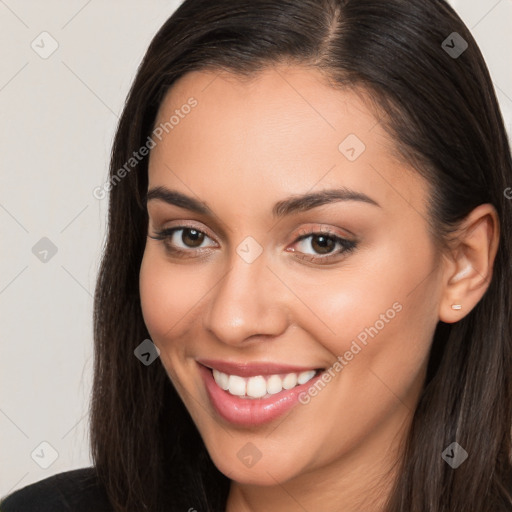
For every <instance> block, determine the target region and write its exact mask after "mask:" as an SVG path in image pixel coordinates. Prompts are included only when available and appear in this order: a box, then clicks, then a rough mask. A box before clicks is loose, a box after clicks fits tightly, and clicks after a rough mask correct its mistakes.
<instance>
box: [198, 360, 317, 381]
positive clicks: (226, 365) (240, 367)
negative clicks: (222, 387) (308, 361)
mask: <svg viewBox="0 0 512 512" xmlns="http://www.w3.org/2000/svg"><path fill="white" fill-rule="evenodd" d="M196 361H197V362H198V363H199V364H202V365H203V366H206V367H207V368H210V369H214V370H219V371H220V372H222V373H227V374H228V375H238V376H240V377H255V376H257V375H275V374H280V373H301V372H306V371H310V370H318V369H320V368H319V367H318V366H317V367H313V366H294V365H290V364H277V363H271V362H268V361H254V362H250V363H249V362H236V361H220V360H217V359H196Z"/></svg>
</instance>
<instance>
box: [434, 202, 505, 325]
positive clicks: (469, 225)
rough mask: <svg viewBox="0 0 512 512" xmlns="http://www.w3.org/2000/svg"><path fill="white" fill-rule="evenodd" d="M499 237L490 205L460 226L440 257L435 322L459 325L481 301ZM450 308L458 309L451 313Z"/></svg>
mask: <svg viewBox="0 0 512 512" xmlns="http://www.w3.org/2000/svg"><path fill="white" fill-rule="evenodd" d="M499 234H500V225H499V218H498V214H497V212H496V209H495V208H494V206H492V205H491V204H481V205H479V206H477V207H476V208H475V209H474V210H473V211H472V212H471V213H470V214H469V215H468V216H467V217H466V218H465V219H464V220H463V221H462V223H461V225H460V227H459V228H458V229H457V232H456V233H455V236H454V239H453V240H452V241H451V242H450V246H451V249H450V252H449V254H447V255H444V258H445V269H444V274H443V290H442V295H441V302H440V304H439V319H440V320H441V321H443V322H446V323H453V322H457V321H459V320H460V319H461V318H463V317H464V316H466V315H467V314H468V313H469V312H470V311H471V310H472V309H473V308H474V307H475V305H476V304H477V303H478V302H479V300H480V299H481V298H482V297H483V295H484V294H485V292H486V291H487V288H488V287H489V284H490V282H491V278H492V271H493V265H494V259H495V257H496V252H497V250H498V243H499ZM452 305H460V306H461V307H460V308H457V309H454V308H452Z"/></svg>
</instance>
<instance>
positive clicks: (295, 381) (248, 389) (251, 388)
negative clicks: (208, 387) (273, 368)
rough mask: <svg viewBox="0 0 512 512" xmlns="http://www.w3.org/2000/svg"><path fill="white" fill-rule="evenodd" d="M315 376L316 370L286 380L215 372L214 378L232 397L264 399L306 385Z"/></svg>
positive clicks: (274, 376)
mask: <svg viewBox="0 0 512 512" xmlns="http://www.w3.org/2000/svg"><path fill="white" fill-rule="evenodd" d="M315 375H316V371H315V370H308V371H305V372H301V373H299V374H297V373H288V374H286V375H285V376H284V378H281V377H280V376H279V375H270V376H269V377H268V378H267V379H265V377H263V376H262V375H258V376H255V377H249V378H244V377H239V376H238V375H228V374H226V373H223V372H220V371H219V370H215V369H214V370H213V378H214V380H215V382H216V383H217V385H218V386H219V387H220V388H221V389H223V390H224V391H227V392H228V393H230V394H231V395H235V396H240V397H244V398H262V397H266V396H267V395H268V396H270V395H275V394H276V393H280V392H281V391H282V390H283V389H292V388H294V387H295V386H297V385H301V384H305V383H306V382H308V381H309V380H311V379H312V378H313V377H314V376H315Z"/></svg>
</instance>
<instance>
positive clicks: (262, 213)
mask: <svg viewBox="0 0 512 512" xmlns="http://www.w3.org/2000/svg"><path fill="white" fill-rule="evenodd" d="M191 96H193V97H194V98H196V99H197V101H198V105H197V106H196V107H195V108H194V109H193V110H192V111H191V113H190V114H188V115H187V116H185V117H184V118H183V119H180V122H179V124H178V125H176V126H174V128H173V129H172V130H170V131H169V133H168V134H164V135H165V136H164V137H163V138H162V141H161V142H158V144H157V145H156V147H155V148H154V149H152V151H151V154H150V161H149V185H148V189H152V188H154V187H157V186H165V187H167V188H171V189H175V190H178V191H180V192H182V193H185V194H187V195H190V196H192V197H194V198H196V199H199V200H201V201H203V202H204V203H206V204H207V205H208V206H209V207H210V208H211V209H212V211H213V212H214V215H213V216H208V215H203V214H198V213H194V212H191V211H189V210H187V209H184V208H180V207H178V206H175V205H169V204H166V203H165V202H163V201H161V200H157V199H154V200H151V201H149V202H148V214H149V226H148V235H150V236H153V235H155V233H156V232H157V231H158V230H160V229H163V228H171V227H177V226H182V225H183V223H189V224H191V225H192V227H194V228H196V229H198V230H200V231H203V232H204V233H205V234H206V236H205V237H204V240H203V241H202V243H201V241H199V242H198V243H197V244H196V245H194V242H193V239H192V240H191V238H190V236H187V235H190V233H189V232H187V231H185V232H183V231H177V232H176V233H175V234H174V235H173V238H172V239H171V238H169V239H167V244H168V245H170V246H174V247H178V248H182V249H183V250H185V251H189V252H188V253H186V256H185V257H183V258H179V257H176V256H173V254H172V253H170V252H169V251H168V250H167V249H166V245H165V242H164V241H159V240H155V239H152V238H149V237H148V239H147V243H146V248H145V252H144V257H143V260H142V265H141V269H140V295H141V304H142V309H143V315H144V320H145V323H146V326H147V328H148V330H149V332H150V334H151V337H152V340H153V341H154V343H155V344H156V345H157V346H158V348H159V349H160V351H161V353H160V358H161V362H162V364H163V365H164V367H165V369H166V371H167V373H168V375H169V377H170V379H171V380H172V382H173V384H174V385H175V387H176V389H177V390H178V393H179V394H180V396H181V398H182V399H183V401H184V403H185V405H186V407H187V409H188V410H189V412H190V414H191V416H192V418H193V420H194V422H195V423H196V425H197V426H198V429H199V431H200V433H201V436H202V438H203V439H204V442H205V444H206V447H207V449H208V451H209V453H210V455H211V457H212V459H213V461H214V463H215V464H216V466H217V467H218V468H219V470H220V471H222V472H223V473H224V474H225V475H227V476H228V477H229V478H230V479H231V481H232V485H231V489H230V494H229V499H228V505H227V509H226V510H227V511H228V512H235V511H237V512H243V511H268V510H283V511H303V510H324V511H340V510H343V511H344V512H351V511H356V510H373V511H379V510H383V507H384V501H385V499H386V497H387V496H388V494H389V492H390V485H391V483H392V481H393V477H394V476H395V474H396V473H395V471H394V469H393V468H394V466H393V464H394V463H395V462H396V461H397V460H399V458H400V446H401V444H400V443H401V442H402V441H403V439H404V436H405V435H406V433H407V429H408V427H409V425H410V421H411V418H412V414H413V412H414V409H415V407H416V404H417V401H418V398H419V393H420V391H421V389H422V386H423V383H424V379H425V373H426V364H427V361H428V353H429V348H430V345H431V342H432V337H433V333H434V329H435V327H436V324H437V322H438V321H439V320H443V321H444V322H456V321H458V320H459V319H461V318H462V317H463V316H464V315H466V314H467V313H468V312H469V311H470V310H471V309H472V308H473V307H474V306H475V304H476V303H477V302H478V301H479V300H480V298H481V297H482V295H483V294H484V293H485V290H486V289H487V287H488V284H489V281H490V278H491V275H492V263H493V260H494V256H495V253H496V248H497V243H498V236H499V233H498V221H497V215H496V212H495V210H494V208H493V207H492V206H491V205H480V206H479V207H478V208H476V209H475V210H474V211H473V212H472V213H471V214H470V215H469V216H468V217H467V219H466V220H465V221H464V223H463V224H461V229H460V232H459V233H458V237H457V239H456V241H455V242H454V243H453V244H452V250H451V251H450V252H449V253H443V254H441V253H440V252H439V250H438V249H437V246H436V245H435V244H434V241H433V240H432V238H431V236H430V235H429V232H428V231H427V213H426V212H427V199H428V194H429V187H428V184H427V183H426V182H425V181H424V180H423V179H422V178H421V177H420V176H419V175H418V174H417V173H416V172H415V171H414V170H413V169H411V168H409V167H407V165H406V164H404V163H403V162H400V161H398V159H396V158H395V155H396V154H397V152H396V149H395V147H394V143H393V141H392V140H391V139H390V137H389V136H388V135H387V134H386V132H385V131H384V129H383V128H382V125H381V124H380V123H379V122H378V120H377V119H376V117H375V116H374V115H373V114H372V112H371V111H370V110H369V109H368V106H367V102H364V101H363V97H362V96H361V95H360V94H357V92H356V91H350V90H339V89H338V90H335V89H333V88H331V87H330V86H329V85H328V84H327V83H326V82H325V80H324V79H323V77H322V75H321V74H320V72H319V71H317V70H314V69H310V68H309V69H308V68H305V67H301V66H293V65H289V66H285V65H279V66H277V67H269V68H267V69H265V70H264V71H263V72H261V73H259V74H258V75H257V76H256V77H255V78H254V79H252V80H250V81H248V80H242V79H240V78H239V77H236V76H235V75H230V74H228V73H226V72H222V73H220V72H217V73H214V72H211V71H208V72H206V71H195V72H191V73H188V74H186V75H185V76H183V77H181V79H180V80H178V81H177V82H176V83H175V85H174V86H173V87H172V89H171V90H170V91H169V93H168V94H167V96H166V97H165V99H164V101H163V103H162V104H161V107H160V110H159V113H158V116H157V120H156V123H155V125H158V124H159V123H160V122H165V121H166V120H168V119H169V117H170V116H171V115H172V114H173V113H174V111H175V109H179V108H180V107H181V106H182V105H184V104H185V103H186V102H187V99H188V98H189V97H191ZM348 134H356V135H357V137H358V138H359V139H360V140H361V141H363V142H364V144H365V146H366V149H365V151H364V152H363V153H361V154H360V156H359V157H358V158H357V159H356V160H355V161H349V160H348V159H347V158H346V157H345V156H344V154H342V152H340V150H339V149H338V146H339V144H340V142H342V141H343V140H344V139H345V138H346V137H347V135H348ZM342 186H346V187H349V188H351V189H353V190H355V191H357V192H362V193H365V194H367V195H368V196H370V197H371V198H372V199H373V200H375V201H376V202H377V203H378V204H379V205H380V206H375V205H371V204H367V203H364V202H357V201H341V202H335V203H331V204H327V205H323V206H319V207H316V208H314V209H312V210H309V211H304V212H299V213H294V214H291V215H289V216H287V217H284V218H282V219H280V220H276V219H273V217H272V214H271V210H272V207H273V205H274V203H276V202H277V201H280V200H282V199H284V198H287V197H288V196H290V195H294V194H303V193H306V192H311V191H319V190H324V189H329V188H338V187H342ZM326 230H328V231H330V232H332V233H333V234H335V235H337V236H340V237H342V238H348V239H350V240H354V239H356V240H357V241H358V245H357V247H356V248H355V249H354V250H353V251H351V252H348V253H340V246H339V245H338V244H336V246H334V247H333V248H332V249H331V250H330V254H338V256H335V257H334V258H332V259H331V261H330V262H328V263H322V260H321V258H322V257H325V254H326V253H325V252H321V246H320V247H319V244H318V237H315V236H311V237H309V238H307V239H306V240H303V241H299V242H297V238H298V237H299V235H300V234H304V233H306V232H312V233H318V231H326ZM247 236H251V237H253V238H254V239H255V240H256V241H257V243H258V244H259V245H260V246H261V248H262V249H263V252H262V253H261V255H260V256H259V257H257V258H256V259H255V260H254V261H253V262H252V263H247V262H246V261H244V259H242V258H241V257H240V256H239V255H238V253H237V247H238V246H239V245H240V244H241V242H242V241H244V240H245V238H246V237H247ZM187 243H188V245H187ZM198 246H200V247H199V248H198ZM290 248H295V251H296V252H291V251H290ZM251 250H252V249H251ZM327 253H329V250H327ZM300 256H304V257H306V258H308V257H309V258H311V257H312V256H313V257H314V256H316V257H317V258H318V261H317V262H311V261H306V260H305V259H301V258H300ZM397 302H398V303H399V304H400V305H401V306H402V308H401V310H400V311H399V312H397V313H396V314H395V315H394V318H393V319H391V320H389V321H388V322H386V323H385V326H384V327H383V328H382V329H381V330H379V332H378V334H377V335H376V336H375V337H374V338H369V340H368V343H367V345H366V346H362V350H361V351H360V352H359V353H358V354H357V355H355V356H354V357H353V359H352V360H351V361H349V362H348V364H347V365H346V366H344V367H343V369H342V371H341V372H337V373H336V374H335V377H334V378H333V379H332V380H331V381H330V382H329V383H328V384H327V385H326V386H325V388H324V389H322V390H321V391H320V392H319V393H318V394H317V396H315V397H314V398H312V399H311V401H310V402H309V403H308V404H307V405H300V404H299V405H298V406H296V407H294V408H293V409H292V410H291V411H290V412H289V413H288V414H287V415H285V416H284V417H280V418H278V419H277V420H276V421H273V422H271V423H270V424H268V425H264V426H260V427H251V428H242V427H236V426H233V425H231V424H229V423H227V422H226V421H224V420H223V419H222V418H220V417H219V416H218V415H217V413H216V412H215V410H214V409H213V406H212V405H211V403H210V402H209V399H208V396H207V394H206V390H205V387H204V384H203V381H202V379H201V377H200V374H199V372H198V366H197V363H196V361H195V360H196V359H197V358H215V359H222V360H228V361H271V362H279V363H287V364H294V365H300V366H306V367H321V368H328V367H330V366H332V365H333V363H334V362H335V361H336V357H337V356H338V355H343V354H345V352H346V351H347V350H349V349H350V346H351V343H352V342H353V341H354V340H355V339H356V338H357V336H358V334H360V333H361V331H364V329H365V327H370V326H374V325H375V323H376V321H377V320H379V318H381V315H382V314H385V313H386V311H387V310H389V309H390V308H392V305H393V304H394V303H397ZM452 304H461V305H462V309H461V310H459V311H457V310H453V309H452V308H451V305H452ZM248 442H251V443H252V444H253V445H255V446H256V448H257V449H258V450H259V452H260V453H261V459H260V460H259V461H258V462H257V463H256V464H254V465H253V466H252V467H247V466H246V465H245V464H244V463H243V462H242V461H241V460H240V459H239V458H238V457H237V453H238V451H239V450H240V449H241V448H242V447H244V446H245V445H246V443H248Z"/></svg>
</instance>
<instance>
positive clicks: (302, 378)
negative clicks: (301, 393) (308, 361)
mask: <svg viewBox="0 0 512 512" xmlns="http://www.w3.org/2000/svg"><path fill="white" fill-rule="evenodd" d="M314 376H315V370H309V371H307V372H302V373H300V374H299V376H298V377H297V382H298V383H299V384H306V382H307V381H308V380H311V379H312V378H313V377H314Z"/></svg>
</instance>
